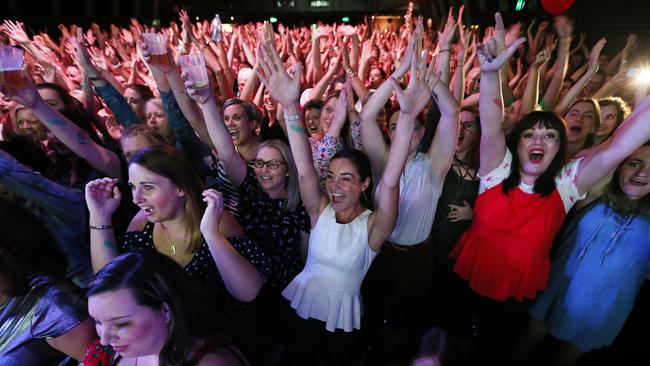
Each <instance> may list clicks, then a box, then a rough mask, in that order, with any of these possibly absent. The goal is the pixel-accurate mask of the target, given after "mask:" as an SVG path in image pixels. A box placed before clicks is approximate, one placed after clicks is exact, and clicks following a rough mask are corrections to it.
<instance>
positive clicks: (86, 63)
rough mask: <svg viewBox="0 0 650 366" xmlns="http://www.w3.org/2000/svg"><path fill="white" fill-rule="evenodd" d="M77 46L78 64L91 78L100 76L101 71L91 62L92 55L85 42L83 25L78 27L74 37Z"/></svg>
mask: <svg viewBox="0 0 650 366" xmlns="http://www.w3.org/2000/svg"><path fill="white" fill-rule="evenodd" d="M73 39H74V41H75V47H76V60H77V64H78V65H79V66H80V67H81V68H83V69H84V71H85V73H86V76H88V77H89V78H97V77H99V71H97V69H96V68H95V66H94V65H93V64H92V63H91V62H90V55H89V54H88V49H87V48H86V45H85V44H84V34H83V29H82V28H81V27H79V28H77V36H76V37H73Z"/></svg>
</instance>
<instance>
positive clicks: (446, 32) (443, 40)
mask: <svg viewBox="0 0 650 366" xmlns="http://www.w3.org/2000/svg"><path fill="white" fill-rule="evenodd" d="M456 28H457V23H456V22H455V19H454V16H453V14H452V9H451V8H449V15H448V16H447V21H446V22H445V27H444V28H443V30H442V33H441V32H438V43H439V44H440V48H449V45H451V40H452V39H453V38H454V34H456Z"/></svg>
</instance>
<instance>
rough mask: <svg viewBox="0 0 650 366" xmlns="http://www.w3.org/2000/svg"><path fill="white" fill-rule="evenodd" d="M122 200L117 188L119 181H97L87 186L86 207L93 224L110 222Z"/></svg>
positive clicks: (108, 179) (105, 179)
mask: <svg viewBox="0 0 650 366" xmlns="http://www.w3.org/2000/svg"><path fill="white" fill-rule="evenodd" d="M121 199H122V193H121V192H120V189H119V188H118V187H117V179H114V178H102V179H95V180H93V181H91V182H89V183H88V184H86V205H88V212H89V213H90V220H91V222H93V221H95V222H98V223H107V222H110V220H111V216H113V213H114V212H115V210H117V207H118V206H119V205H120V200H121Z"/></svg>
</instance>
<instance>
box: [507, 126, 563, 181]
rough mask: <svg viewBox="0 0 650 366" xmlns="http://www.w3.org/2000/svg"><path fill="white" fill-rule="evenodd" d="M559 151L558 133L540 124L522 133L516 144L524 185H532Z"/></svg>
mask: <svg viewBox="0 0 650 366" xmlns="http://www.w3.org/2000/svg"><path fill="white" fill-rule="evenodd" d="M559 150H560V133H559V132H558V131H557V130H555V129H548V128H546V127H544V126H543V125H542V124H541V123H538V124H536V125H535V126H534V127H533V128H529V129H526V130H524V131H523V132H522V134H521V137H520V138H519V143H518V144H517V154H518V155H519V171H520V175H521V178H522V180H523V181H524V183H526V184H533V183H534V182H535V179H537V177H539V176H540V175H542V174H543V173H544V172H545V171H546V169H548V167H549V166H550V165H551V162H552V161H553V159H554V158H555V156H556V155H557V153H558V151H559Z"/></svg>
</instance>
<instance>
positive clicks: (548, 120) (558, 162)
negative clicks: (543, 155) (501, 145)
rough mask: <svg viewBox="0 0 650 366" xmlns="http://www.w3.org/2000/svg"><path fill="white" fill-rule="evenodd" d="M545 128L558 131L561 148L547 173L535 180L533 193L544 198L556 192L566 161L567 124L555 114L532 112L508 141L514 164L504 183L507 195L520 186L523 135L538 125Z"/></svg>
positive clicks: (522, 120)
mask: <svg viewBox="0 0 650 366" xmlns="http://www.w3.org/2000/svg"><path fill="white" fill-rule="evenodd" d="M538 124H539V125H541V126H543V127H544V128H547V129H552V130H556V131H557V132H558V136H559V138H560V146H559V150H558V152H557V154H556V155H555V156H554V157H553V160H552V161H551V164H550V165H549V166H548V168H547V169H546V171H545V172H544V173H542V175H540V176H539V177H537V179H536V180H535V185H534V186H533V192H535V193H539V194H540V195H542V197H545V196H548V195H550V194H551V193H553V191H554V190H555V176H556V175H557V174H559V173H560V170H561V169H562V166H564V163H565V161H566V155H567V148H568V140H567V136H566V124H565V123H564V121H563V120H562V118H561V117H560V116H559V115H558V114H557V113H554V112H539V111H537V112H531V113H528V114H527V115H525V116H524V117H523V118H522V119H521V120H520V121H519V123H517V124H516V125H515V127H514V128H513V129H512V132H510V135H508V137H507V139H506V146H507V148H508V150H510V152H511V153H512V164H510V175H509V176H508V178H506V179H505V180H504V181H503V184H502V191H503V193H505V194H506V195H507V194H508V192H510V191H511V190H513V189H515V188H516V187H517V186H519V182H520V181H521V176H520V174H519V163H520V160H519V154H517V146H518V145H519V140H520V139H521V135H522V134H523V133H524V131H525V130H527V129H530V128H535V126H537V125H538Z"/></svg>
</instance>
